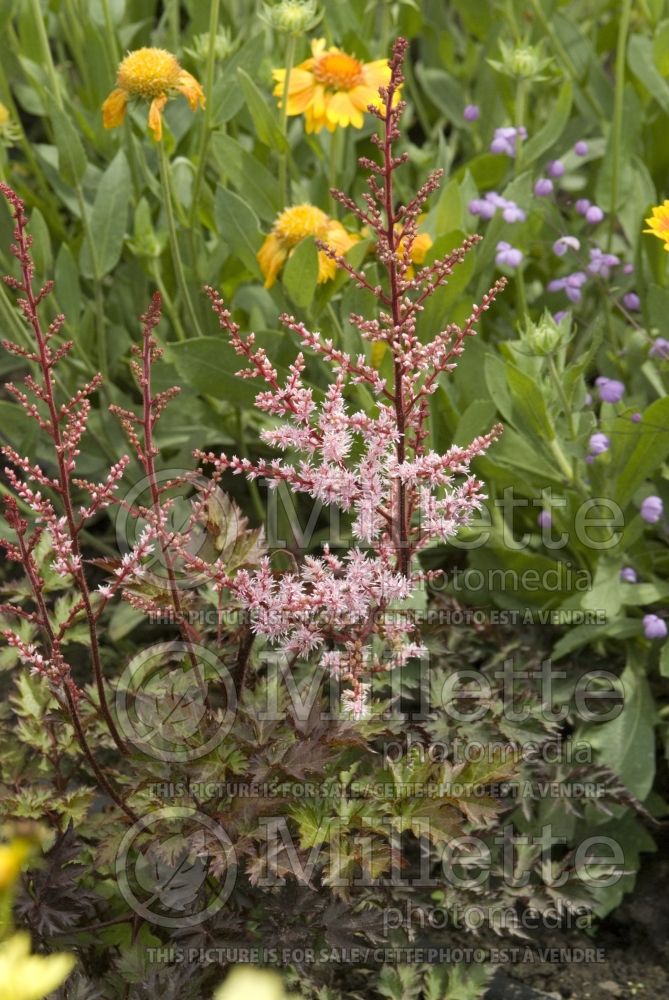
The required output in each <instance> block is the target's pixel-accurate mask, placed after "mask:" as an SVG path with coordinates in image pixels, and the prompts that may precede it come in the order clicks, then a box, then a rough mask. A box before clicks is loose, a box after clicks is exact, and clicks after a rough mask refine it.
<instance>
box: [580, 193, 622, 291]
mask: <svg viewBox="0 0 669 1000" xmlns="http://www.w3.org/2000/svg"><path fill="white" fill-rule="evenodd" d="M588 211H589V210H588ZM619 263H620V258H619V257H616V255H615V254H614V253H604V252H603V251H602V250H600V249H599V247H592V249H591V250H590V263H589V264H588V271H590V274H601V276H602V278H608V276H609V274H610V273H611V272H610V268H612V267H615V266H616V264H619Z"/></svg>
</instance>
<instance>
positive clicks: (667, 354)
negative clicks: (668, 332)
mask: <svg viewBox="0 0 669 1000" xmlns="http://www.w3.org/2000/svg"><path fill="white" fill-rule="evenodd" d="M648 354H649V356H650V357H651V358H662V359H663V360H664V361H667V360H668V359H669V340H665V339H664V337H657V338H656V339H655V340H654V341H653V346H652V347H651V349H650V351H649V352H648Z"/></svg>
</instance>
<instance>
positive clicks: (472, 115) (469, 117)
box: [463, 104, 481, 122]
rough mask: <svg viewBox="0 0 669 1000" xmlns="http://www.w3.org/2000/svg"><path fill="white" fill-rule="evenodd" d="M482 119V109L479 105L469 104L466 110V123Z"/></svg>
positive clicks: (464, 115)
mask: <svg viewBox="0 0 669 1000" xmlns="http://www.w3.org/2000/svg"><path fill="white" fill-rule="evenodd" d="M480 117H481V109H480V108H479V106H478V104H468V105H467V107H466V108H465V110H464V113H463V118H464V120H465V121H466V122H475V121H477V120H478V119H479V118H480Z"/></svg>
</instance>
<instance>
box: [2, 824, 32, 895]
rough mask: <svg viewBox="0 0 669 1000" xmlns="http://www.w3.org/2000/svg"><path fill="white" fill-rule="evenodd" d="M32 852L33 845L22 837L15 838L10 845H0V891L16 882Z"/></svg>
mask: <svg viewBox="0 0 669 1000" xmlns="http://www.w3.org/2000/svg"><path fill="white" fill-rule="evenodd" d="M32 850H33V845H32V844H31V843H30V841H28V840H26V839H25V838H23V837H16V838H15V839H14V840H12V842H11V843H10V844H0V890H2V889H8V888H9V887H10V886H11V885H13V884H14V882H16V880H17V878H18V877H19V874H20V872H21V869H22V868H23V863H24V861H26V859H27V858H28V856H29V855H30V853H31V851H32Z"/></svg>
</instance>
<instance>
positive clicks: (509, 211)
mask: <svg viewBox="0 0 669 1000" xmlns="http://www.w3.org/2000/svg"><path fill="white" fill-rule="evenodd" d="M502 216H503V218H504V221H505V222H524V221H525V219H526V215H525V212H523V210H522V208H519V207H518V205H516V203H515V202H514V201H510V202H508V203H507V205H506V206H505V208H504V209H503V211H502Z"/></svg>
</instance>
